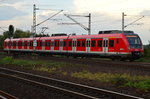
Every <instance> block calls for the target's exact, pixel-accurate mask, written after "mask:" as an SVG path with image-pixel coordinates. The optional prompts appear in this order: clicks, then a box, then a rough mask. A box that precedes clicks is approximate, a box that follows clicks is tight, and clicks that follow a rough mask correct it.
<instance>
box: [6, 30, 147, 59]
mask: <svg viewBox="0 0 150 99" xmlns="http://www.w3.org/2000/svg"><path fill="white" fill-rule="evenodd" d="M4 51H5V52H10V53H18V54H19V53H21V54H22V53H24V54H30V53H37V54H40V55H53V54H58V55H66V56H67V57H69V56H73V57H106V58H110V59H112V60H115V59H119V60H136V59H139V58H141V57H142V56H143V54H144V48H143V44H142V41H141V39H140V37H139V36H138V34H136V33H134V32H133V31H121V30H107V31H99V33H98V34H92V35H53V36H50V37H30V38H11V39H6V40H5V41H4Z"/></svg>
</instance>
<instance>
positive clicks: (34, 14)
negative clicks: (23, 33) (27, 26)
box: [32, 4, 39, 36]
mask: <svg viewBox="0 0 150 99" xmlns="http://www.w3.org/2000/svg"><path fill="white" fill-rule="evenodd" d="M36 10H39V8H36V5H35V4H34V5H33V26H32V32H33V36H35V34H36Z"/></svg>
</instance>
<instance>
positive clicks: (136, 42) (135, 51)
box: [126, 34, 144, 60]
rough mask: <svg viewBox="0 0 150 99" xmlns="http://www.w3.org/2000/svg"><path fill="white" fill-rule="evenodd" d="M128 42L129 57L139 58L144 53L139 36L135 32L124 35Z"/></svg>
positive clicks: (132, 58)
mask: <svg viewBox="0 0 150 99" xmlns="http://www.w3.org/2000/svg"><path fill="white" fill-rule="evenodd" d="M126 37H127V40H128V43H129V51H130V52H131V59H130V60H135V59H139V58H141V57H142V56H143V55H144V48H143V44H142V42H141V39H140V37H139V36H138V35H137V34H130V35H126Z"/></svg>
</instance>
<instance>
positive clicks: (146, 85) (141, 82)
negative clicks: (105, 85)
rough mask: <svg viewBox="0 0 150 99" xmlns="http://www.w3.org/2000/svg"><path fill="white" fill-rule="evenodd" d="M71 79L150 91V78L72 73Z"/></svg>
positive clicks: (84, 72)
mask: <svg viewBox="0 0 150 99" xmlns="http://www.w3.org/2000/svg"><path fill="white" fill-rule="evenodd" d="M71 76H72V77H76V78H82V79H89V80H97V81H100V82H109V83H113V84H115V85H117V86H122V87H134V88H138V89H141V90H144V91H150V76H131V75H129V74H111V73H101V72H99V73H91V72H88V71H83V72H75V73H72V75H71Z"/></svg>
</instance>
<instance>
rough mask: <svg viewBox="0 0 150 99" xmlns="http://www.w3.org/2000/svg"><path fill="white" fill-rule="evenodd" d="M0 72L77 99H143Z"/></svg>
mask: <svg viewBox="0 0 150 99" xmlns="http://www.w3.org/2000/svg"><path fill="white" fill-rule="evenodd" d="M0 72H1V73H0V75H4V76H7V77H8V76H9V77H12V78H15V79H19V80H22V81H26V82H28V83H32V84H34V85H37V86H42V87H43V88H51V89H54V90H56V91H60V92H63V93H65V94H66V95H67V94H69V95H71V96H74V97H78V98H79V97H80V98H84V99H100V98H105V99H106V98H111V99H144V98H142V97H136V96H132V95H127V94H123V93H118V92H114V91H109V90H104V89H100V88H95V87H91V86H86V85H81V84H77V83H73V82H68V81H63V80H58V79H53V78H48V77H44V76H40V75H35V74H30V73H25V72H21V71H16V70H11V69H7V68H2V67H0Z"/></svg>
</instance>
